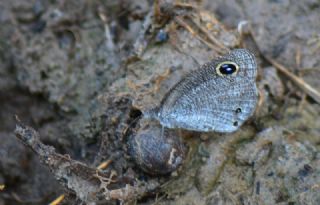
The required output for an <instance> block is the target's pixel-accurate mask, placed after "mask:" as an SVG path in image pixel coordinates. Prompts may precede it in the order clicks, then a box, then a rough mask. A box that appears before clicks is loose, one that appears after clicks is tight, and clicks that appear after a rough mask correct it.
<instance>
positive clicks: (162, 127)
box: [161, 125, 164, 138]
mask: <svg viewBox="0 0 320 205" xmlns="http://www.w3.org/2000/svg"><path fill="white" fill-rule="evenodd" d="M163 134H164V126H163V125H161V138H162V137H163Z"/></svg>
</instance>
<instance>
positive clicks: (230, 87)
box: [150, 49, 258, 132]
mask: <svg viewBox="0 0 320 205" xmlns="http://www.w3.org/2000/svg"><path fill="white" fill-rule="evenodd" d="M256 75H257V65H256V62H255V59H254V56H253V55H252V54H251V53H250V52H249V51H247V50H245V49H236V50H233V51H231V52H230V53H229V54H227V55H226V56H223V57H221V58H218V59H215V60H212V61H210V62H209V63H207V64H205V65H203V66H201V67H200V68H199V69H197V70H195V71H193V72H191V73H189V74H188V75H187V76H186V77H184V78H183V79H182V80H181V81H180V82H178V83H177V84H176V85H175V86H174V87H173V88H172V89H171V90H170V91H169V92H168V93H167V94H166V95H165V96H164V98H163V100H162V101H161V103H160V105H159V106H158V107H157V108H155V109H154V110H152V112H153V113H151V115H150V116H153V117H154V118H156V119H157V120H158V121H159V122H160V123H161V124H162V125H163V126H164V127H168V128H183V129H187V130H194V131H205V132H208V131H215V132H234V131H236V130H237V129H238V128H239V127H240V126H241V125H242V124H243V123H244V122H245V120H247V119H248V118H249V117H250V116H251V115H252V114H253V112H254V110H255V107H256V103H257V100H258V91H257V87H256V82H255V80H256Z"/></svg>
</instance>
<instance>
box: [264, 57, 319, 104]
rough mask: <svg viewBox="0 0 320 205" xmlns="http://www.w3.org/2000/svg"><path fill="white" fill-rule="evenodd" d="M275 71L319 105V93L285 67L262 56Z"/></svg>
mask: <svg viewBox="0 0 320 205" xmlns="http://www.w3.org/2000/svg"><path fill="white" fill-rule="evenodd" d="M264 57H265V58H266V59H267V60H268V61H269V62H270V63H271V64H272V65H273V66H274V67H275V68H276V69H277V70H279V71H280V72H281V73H283V74H284V75H286V76H287V77H288V78H290V80H292V81H293V82H294V83H295V84H296V85H297V86H298V87H299V88H300V89H302V90H303V91H304V92H306V93H307V94H308V95H309V96H310V97H311V98H312V99H314V100H315V101H316V102H317V103H319V104H320V92H319V91H317V90H316V89H315V88H314V87H312V86H311V85H309V84H308V83H306V82H305V81H304V80H303V79H302V78H300V77H298V76H296V75H295V74H293V73H291V72H290V71H289V70H288V69H287V68H286V67H285V66H283V65H281V64H280V63H278V62H276V61H274V60H273V59H271V58H269V57H267V56H264Z"/></svg>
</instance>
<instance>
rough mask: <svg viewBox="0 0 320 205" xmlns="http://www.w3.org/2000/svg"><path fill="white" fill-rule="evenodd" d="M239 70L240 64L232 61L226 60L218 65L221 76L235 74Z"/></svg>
mask: <svg viewBox="0 0 320 205" xmlns="http://www.w3.org/2000/svg"><path fill="white" fill-rule="evenodd" d="M238 71H239V66H238V65H237V64H236V63H234V62H231V61H224V62H221V63H219V64H218V65H217V67H216V72H217V73H218V75H220V76H227V75H232V76H235V75H236V74H237V73H238Z"/></svg>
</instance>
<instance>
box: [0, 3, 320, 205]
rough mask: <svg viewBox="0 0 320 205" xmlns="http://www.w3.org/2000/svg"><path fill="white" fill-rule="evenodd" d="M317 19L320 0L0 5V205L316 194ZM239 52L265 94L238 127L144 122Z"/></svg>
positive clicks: (280, 198)
mask: <svg viewBox="0 0 320 205" xmlns="http://www.w3.org/2000/svg"><path fill="white" fill-rule="evenodd" d="M319 19H320V2H319V1H318V0H304V1H289V0H260V1H250V0H241V1H237V0H228V1H223V0H216V1H209V0H202V1H201V0H198V1H172V0H158V1H150V0H120V1H88V0H77V1H76V0H68V1H65V0H60V1H48V0H31V1H21V0H11V1H8V0H3V1H1V2H0V23H1V27H0V108H1V109H0V119H1V123H0V140H1V141H0V205H9V204H49V203H50V202H52V201H54V200H55V199H57V198H58V197H59V196H63V197H64V199H63V200H62V201H61V202H60V203H59V204H161V205H167V204H181V205H186V204H190V205H191V204H197V205H207V204H208V205H209V204H210V205H211V204H270V205H271V204H290V205H296V204H310V205H313V204H314V205H317V204H320V152H319V150H320V105H319V104H320V80H319V79H320V21H319ZM234 48H247V49H249V50H250V51H252V52H253V53H254V54H255V56H256V58H257V62H258V78H257V85H258V88H259V98H260V100H259V103H258V106H257V109H256V112H255V114H254V116H253V117H252V118H251V119H250V120H249V121H248V122H246V123H245V125H243V126H242V127H241V128H240V129H239V130H238V131H236V132H234V133H231V134H218V133H197V132H190V131H186V130H181V129H180V130H178V129H167V128H165V129H164V130H163V129H162V127H161V126H160V125H159V123H157V122H154V121H151V120H146V119H143V118H142V112H144V111H146V110H149V109H151V108H153V107H155V106H156V105H158V104H159V103H160V101H161V99H162V98H163V97H164V96H165V94H166V93H167V92H168V90H169V89H170V88H171V87H172V86H174V85H175V84H176V83H177V82H178V81H179V80H180V79H182V78H183V77H184V76H185V75H186V74H187V73H188V72H190V71H192V70H195V69H197V68H198V67H199V65H202V64H204V63H206V62H208V61H210V60H211V59H213V58H215V57H217V56H219V55H223V54H224V53H226V52H227V51H228V50H232V49H234ZM164 144H165V145H168V146H169V148H168V147H164V146H161V145H164ZM171 149H175V150H176V159H179V160H177V161H175V163H169V164H168V163H167V162H168V158H169V157H170V156H171V155H170V150H171Z"/></svg>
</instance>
